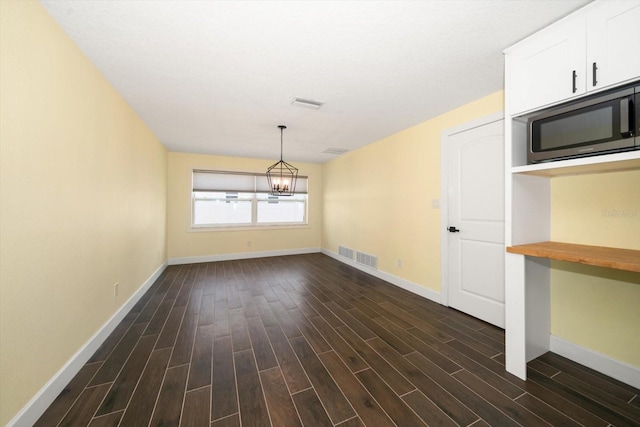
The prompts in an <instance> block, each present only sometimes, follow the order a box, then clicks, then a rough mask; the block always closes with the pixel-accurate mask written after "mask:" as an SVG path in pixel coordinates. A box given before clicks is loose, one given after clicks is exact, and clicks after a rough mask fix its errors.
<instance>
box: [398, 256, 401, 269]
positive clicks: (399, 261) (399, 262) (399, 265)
mask: <svg viewBox="0 0 640 427" xmlns="http://www.w3.org/2000/svg"><path fill="white" fill-rule="evenodd" d="M398 268H402V259H400V258H398Z"/></svg>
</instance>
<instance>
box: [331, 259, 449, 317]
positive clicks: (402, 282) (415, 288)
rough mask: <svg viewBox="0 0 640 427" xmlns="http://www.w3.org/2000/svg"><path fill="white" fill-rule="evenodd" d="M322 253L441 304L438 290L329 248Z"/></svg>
mask: <svg viewBox="0 0 640 427" xmlns="http://www.w3.org/2000/svg"><path fill="white" fill-rule="evenodd" d="M322 253H323V254H325V255H327V256H330V257H331V258H333V259H335V260H338V261H340V262H342V263H344V264H347V265H350V266H351V267H354V268H357V269H358V270H361V271H364V272H365V273H369V274H371V275H372V276H375V277H377V278H378V279H382V280H384V281H387V282H389V283H391V284H392V285H396V286H397V287H399V288H402V289H404V290H407V291H409V292H411V293H414V294H416V295H420V296H421V297H424V298H427V299H429V300H431V301H434V302H437V303H438V304H441V297H440V292H436V291H434V290H431V289H429V288H425V287H424V286H420V285H418V284H417V283H414V282H411V281H409V280H406V279H403V278H401V277H398V276H394V275H393V274H389V273H385V272H384V271H381V270H375V269H373V268H371V267H367V266H365V265H362V264H358V263H357V262H355V261H354V260H352V259H349V258H345V257H343V256H340V255H338V254H337V253H335V252H332V251H330V250H327V249H322Z"/></svg>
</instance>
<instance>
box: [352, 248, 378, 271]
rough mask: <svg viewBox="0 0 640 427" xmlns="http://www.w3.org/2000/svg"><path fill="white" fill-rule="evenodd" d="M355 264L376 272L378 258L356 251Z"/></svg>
mask: <svg viewBox="0 0 640 427" xmlns="http://www.w3.org/2000/svg"><path fill="white" fill-rule="evenodd" d="M356 262H357V263H358V264H362V265H366V266H367V267H371V268H373V269H376V270H377V269H378V257H377V256H375V255H369V254H365V253H364V252H360V251H357V252H356Z"/></svg>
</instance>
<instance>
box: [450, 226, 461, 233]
mask: <svg viewBox="0 0 640 427" xmlns="http://www.w3.org/2000/svg"><path fill="white" fill-rule="evenodd" d="M447 230H449V233H459V232H460V230H458V229H457V228H455V227H449V228H448V229H447Z"/></svg>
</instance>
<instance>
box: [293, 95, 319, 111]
mask: <svg viewBox="0 0 640 427" xmlns="http://www.w3.org/2000/svg"><path fill="white" fill-rule="evenodd" d="M291 105H295V106H296V107H302V108H311V109H312V110H319V109H320V108H322V106H323V105H324V102H320V101H314V100H312V99H304V98H293V101H291Z"/></svg>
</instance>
